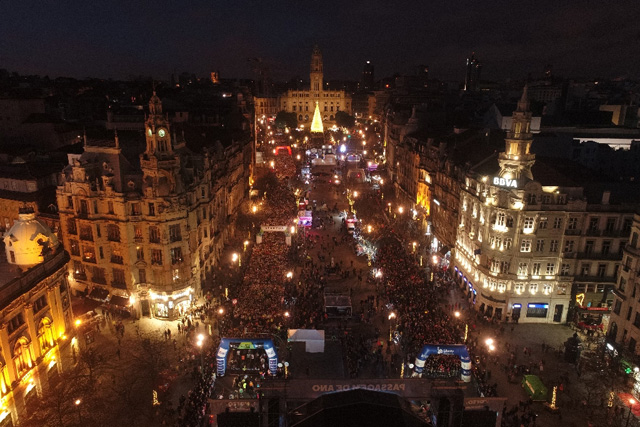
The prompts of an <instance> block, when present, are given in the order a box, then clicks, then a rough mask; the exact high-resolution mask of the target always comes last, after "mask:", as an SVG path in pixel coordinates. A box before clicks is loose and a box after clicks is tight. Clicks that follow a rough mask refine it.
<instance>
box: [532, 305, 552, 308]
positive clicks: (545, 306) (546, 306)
mask: <svg viewBox="0 0 640 427" xmlns="http://www.w3.org/2000/svg"><path fill="white" fill-rule="evenodd" d="M527 307H529V308H549V304H527Z"/></svg>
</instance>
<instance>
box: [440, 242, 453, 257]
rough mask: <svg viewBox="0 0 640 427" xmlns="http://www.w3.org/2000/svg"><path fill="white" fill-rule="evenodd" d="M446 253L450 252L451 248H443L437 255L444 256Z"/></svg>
mask: <svg viewBox="0 0 640 427" xmlns="http://www.w3.org/2000/svg"><path fill="white" fill-rule="evenodd" d="M448 252H451V248H450V247H449V246H446V245H445V246H443V247H442V248H441V249H440V250H439V251H438V253H439V254H440V255H442V256H445V255H446V254H447V253H448Z"/></svg>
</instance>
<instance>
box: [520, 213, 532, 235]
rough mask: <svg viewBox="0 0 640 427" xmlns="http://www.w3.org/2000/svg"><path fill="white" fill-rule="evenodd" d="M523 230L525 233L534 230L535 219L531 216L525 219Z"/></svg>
mask: <svg viewBox="0 0 640 427" xmlns="http://www.w3.org/2000/svg"><path fill="white" fill-rule="evenodd" d="M522 228H523V229H524V230H525V233H526V232H527V231H531V230H533V217H530V216H528V217H526V218H525V219H524V226H523V227H522Z"/></svg>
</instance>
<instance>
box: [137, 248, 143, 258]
mask: <svg viewBox="0 0 640 427" xmlns="http://www.w3.org/2000/svg"><path fill="white" fill-rule="evenodd" d="M136 259H137V260H138V261H144V249H143V248H142V246H137V247H136Z"/></svg>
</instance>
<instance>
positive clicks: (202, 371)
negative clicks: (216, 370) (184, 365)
mask: <svg viewBox="0 0 640 427" xmlns="http://www.w3.org/2000/svg"><path fill="white" fill-rule="evenodd" d="M202 341H204V335H202V334H200V335H198V342H197V343H196V344H197V345H198V348H199V349H200V375H203V376H204V362H203V360H202Z"/></svg>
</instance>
